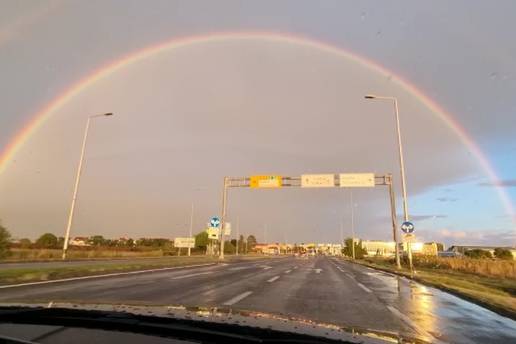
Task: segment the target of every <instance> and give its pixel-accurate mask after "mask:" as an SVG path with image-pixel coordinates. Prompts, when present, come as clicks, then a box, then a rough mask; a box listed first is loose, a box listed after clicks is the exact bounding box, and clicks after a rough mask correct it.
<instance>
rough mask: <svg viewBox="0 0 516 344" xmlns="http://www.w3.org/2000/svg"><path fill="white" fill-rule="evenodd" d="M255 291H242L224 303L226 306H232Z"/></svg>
mask: <svg viewBox="0 0 516 344" xmlns="http://www.w3.org/2000/svg"><path fill="white" fill-rule="evenodd" d="M252 293H253V292H252V291H246V292H245V293H242V294H240V295H237V296H235V297H234V298H232V299H229V300H227V301H226V302H224V303H223V305H225V306H231V305H234V304H235V303H237V302H239V301H241V300H243V299H245V298H246V297H248V296H249V295H251V294H252Z"/></svg>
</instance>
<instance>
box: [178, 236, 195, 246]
mask: <svg viewBox="0 0 516 344" xmlns="http://www.w3.org/2000/svg"><path fill="white" fill-rule="evenodd" d="M174 246H175V247H180V248H188V247H189V248H194V247H195V238H175V239H174Z"/></svg>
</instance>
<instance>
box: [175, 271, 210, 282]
mask: <svg viewBox="0 0 516 344" xmlns="http://www.w3.org/2000/svg"><path fill="white" fill-rule="evenodd" d="M212 273H213V271H206V272H198V273H196V274H188V275H182V276H177V277H172V279H173V280H178V279H183V278H189V277H195V276H200V275H207V274H212Z"/></svg>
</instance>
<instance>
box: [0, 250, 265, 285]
mask: <svg viewBox="0 0 516 344" xmlns="http://www.w3.org/2000/svg"><path fill="white" fill-rule="evenodd" d="M264 258H267V257H265V256H229V257H226V259H225V260H224V262H227V263H235V262H240V261H250V260H256V259H264ZM219 262H220V260H219V259H218V258H217V257H207V256H192V257H166V258H160V259H152V260H150V259H141V260H131V261H128V262H124V261H120V260H116V261H109V262H108V261H102V262H84V264H81V265H70V266H56V267H53V266H41V267H34V266H30V267H23V266H21V267H20V266H16V267H14V268H7V267H2V268H1V269H0V287H1V286H6V285H13V284H24V285H30V284H35V283H38V282H47V281H55V280H73V279H79V278H82V277H91V278H93V277H110V276H115V275H116V274H122V273H135V272H142V273H143V272H153V271H165V270H166V269H169V268H170V269H171V268H180V267H188V266H199V265H202V264H204V265H206V264H216V263H219Z"/></svg>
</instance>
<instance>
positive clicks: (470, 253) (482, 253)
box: [464, 248, 493, 259]
mask: <svg viewBox="0 0 516 344" xmlns="http://www.w3.org/2000/svg"><path fill="white" fill-rule="evenodd" d="M464 255H465V256H467V257H469V258H475V259H482V258H493V255H492V254H491V252H489V251H486V250H481V249H478V248H476V249H474V250H467V251H466V252H464Z"/></svg>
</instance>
